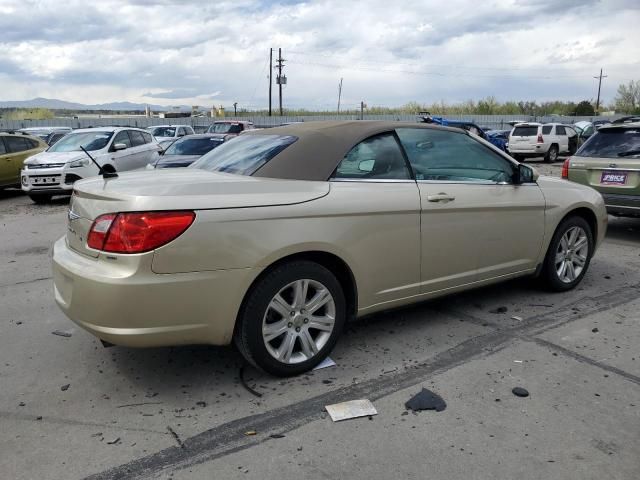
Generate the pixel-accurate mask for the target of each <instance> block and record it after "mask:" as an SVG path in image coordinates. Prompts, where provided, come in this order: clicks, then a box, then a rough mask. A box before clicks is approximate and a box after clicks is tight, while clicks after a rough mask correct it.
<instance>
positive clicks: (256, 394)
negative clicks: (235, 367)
mask: <svg viewBox="0 0 640 480" xmlns="http://www.w3.org/2000/svg"><path fill="white" fill-rule="evenodd" d="M244 367H245V366H244V365H242V366H241V367H240V372H238V376H239V377H240V383H241V384H242V386H243V387H244V388H245V390H246V391H247V392H249V393H250V394H252V395H255V396H256V397H258V398H260V397H262V394H261V393H260V392H256V391H255V390H254V389H253V388H251V387H250V386H249V385H247V382H246V381H245V379H244Z"/></svg>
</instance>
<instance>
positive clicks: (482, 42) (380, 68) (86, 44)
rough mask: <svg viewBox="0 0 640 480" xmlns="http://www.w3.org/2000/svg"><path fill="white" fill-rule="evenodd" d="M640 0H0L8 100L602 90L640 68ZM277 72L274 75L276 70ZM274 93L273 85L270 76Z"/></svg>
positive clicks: (408, 96)
mask: <svg viewBox="0 0 640 480" xmlns="http://www.w3.org/2000/svg"><path fill="white" fill-rule="evenodd" d="M639 23H640V0H599V1H598V0H503V1H491V0H484V1H478V0H475V1H468V0H446V1H441V0H419V1H416V0H412V1H403V0H395V1H391V0H369V1H357V0H318V1H302V2H301V1H293V0H288V1H275V2H271V1H267V0H233V1H227V0H216V1H211V0H194V1H191V0H173V1H169V0H129V1H124V0H100V1H95V2H94V1H91V2H88V1H85V0H65V1H60V0H0V100H26V99H31V98H34V97H46V98H56V99H61V100H67V101H72V102H80V103H87V104H95V103H106V102H115V101H131V102H137V103H138V102H140V103H150V104H161V105H199V106H201V107H210V106H212V105H216V106H218V105H223V106H227V107H228V106H229V105H232V104H233V103H234V102H237V103H238V106H239V107H240V108H242V107H245V108H250V109H254V108H265V107H266V106H267V105H268V83H269V80H268V75H269V64H268V62H269V49H270V48H274V49H276V50H275V52H274V57H275V56H276V55H277V48H282V52H283V53H282V55H283V58H285V60H286V61H285V68H284V73H285V75H286V76H287V85H286V86H285V87H284V88H283V99H284V100H283V103H284V106H285V107H286V108H308V109H322V110H332V109H335V108H336V104H337V97H338V84H339V82H340V79H341V78H342V79H343V89H342V105H343V108H354V107H355V106H356V105H359V103H360V101H365V102H366V103H367V104H368V105H369V106H374V105H378V106H400V105H403V104H405V103H407V102H410V101H417V102H420V103H425V104H430V103H433V102H439V101H445V102H447V103H455V102H460V101H464V100H467V99H475V100H478V99H481V98H484V97H487V96H494V97H496V98H497V99H498V100H500V101H505V100H516V101H517V100H537V101H545V100H555V99H558V100H573V101H580V100H584V99H587V100H591V99H595V97H596V94H597V87H598V80H597V79H594V78H593V77H594V76H597V75H598V74H599V72H600V68H603V69H604V74H605V75H607V78H605V79H604V80H603V86H602V99H603V101H604V103H605V104H606V103H608V102H611V101H612V100H613V97H614V96H615V92H616V89H617V87H618V85H619V84H620V83H627V82H629V81H630V80H640V28H638V24H639ZM274 82H275V75H274ZM273 92H274V96H273V99H274V105H277V101H278V99H277V86H276V85H275V84H274V89H273Z"/></svg>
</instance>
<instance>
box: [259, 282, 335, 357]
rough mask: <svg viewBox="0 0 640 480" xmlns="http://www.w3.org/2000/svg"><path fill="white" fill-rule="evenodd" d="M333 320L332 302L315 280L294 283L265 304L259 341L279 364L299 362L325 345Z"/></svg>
mask: <svg viewBox="0 0 640 480" xmlns="http://www.w3.org/2000/svg"><path fill="white" fill-rule="evenodd" d="M335 319H336V303H335V300H334V298H333V296H332V295H331V292H330V291H329V289H328V288H327V287H326V286H325V285H323V284H322V283H320V282H318V281H316V280H311V279H300V280H296V281H294V282H292V283H289V284H288V285H286V286H284V287H283V288H282V289H280V291H278V293H276V294H275V295H274V296H273V298H272V299H271V301H270V302H269V305H268V306H267V310H266V312H265V314H264V317H263V319H262V338H263V341H264V344H265V346H266V347H267V351H268V352H269V354H270V355H271V356H272V357H273V358H275V359H276V360H278V361H279V362H282V363H285V364H295V363H301V362H304V361H307V360H309V359H311V358H313V357H314V356H316V355H317V354H318V352H319V351H320V350H321V349H322V348H323V347H324V346H325V345H326V343H327V342H328V341H329V338H330V337H331V333H332V332H333V329H334V326H335Z"/></svg>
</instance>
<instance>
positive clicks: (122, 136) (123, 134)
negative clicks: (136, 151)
mask: <svg viewBox="0 0 640 480" xmlns="http://www.w3.org/2000/svg"><path fill="white" fill-rule="evenodd" d="M116 143H124V144H125V145H126V146H127V148H131V139H130V138H129V134H128V133H127V131H126V130H122V131H120V132H118V134H117V135H116V138H114V139H113V145H115V144H116Z"/></svg>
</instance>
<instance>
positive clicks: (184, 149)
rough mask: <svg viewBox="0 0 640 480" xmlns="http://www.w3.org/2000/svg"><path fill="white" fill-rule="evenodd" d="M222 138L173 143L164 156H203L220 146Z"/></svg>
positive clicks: (186, 140)
mask: <svg viewBox="0 0 640 480" xmlns="http://www.w3.org/2000/svg"><path fill="white" fill-rule="evenodd" d="M223 141H224V140H223V139H222V138H185V139H184V140H180V141H177V142H175V143H173V144H172V145H171V146H170V147H169V148H167V150H166V151H165V153H164V154H165V155H204V154H205V153H208V152H210V151H211V150H212V149H214V148H216V147H217V146H218V145H220V144H222V142H223Z"/></svg>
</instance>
